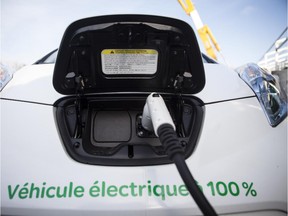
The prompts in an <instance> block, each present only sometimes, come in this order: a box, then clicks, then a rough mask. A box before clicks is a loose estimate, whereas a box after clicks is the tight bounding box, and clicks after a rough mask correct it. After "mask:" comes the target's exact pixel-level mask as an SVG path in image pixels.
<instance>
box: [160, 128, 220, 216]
mask: <svg viewBox="0 0 288 216" xmlns="http://www.w3.org/2000/svg"><path fill="white" fill-rule="evenodd" d="M157 132H158V135H159V139H160V141H161V143H162V145H163V147H164V149H165V151H166V153H167V155H168V156H169V158H170V160H172V161H173V162H174V163H175V165H176V167H177V169H178V172H179V174H180V176H181V178H182V180H183V181H184V183H185V185H186V187H187V189H188V191H189V193H190V194H191V196H192V197H193V199H194V200H195V202H196V203H197V205H198V207H199V208H200V210H201V211H202V213H203V214H204V215H205V216H217V213H216V212H215V210H214V209H213V207H212V206H211V204H210V203H209V201H208V200H207V199H206V197H205V196H204V194H203V193H202V191H201V190H200V189H199V187H198V186H197V184H196V182H195V179H194V178H193V176H192V174H191V172H190V170H189V168H188V166H187V164H186V162H185V157H184V152H183V150H182V148H181V145H180V144H179V141H178V137H177V135H176V133H175V131H174V129H173V127H172V126H171V125H169V124H164V125H161V126H160V127H159V128H158V131H157Z"/></svg>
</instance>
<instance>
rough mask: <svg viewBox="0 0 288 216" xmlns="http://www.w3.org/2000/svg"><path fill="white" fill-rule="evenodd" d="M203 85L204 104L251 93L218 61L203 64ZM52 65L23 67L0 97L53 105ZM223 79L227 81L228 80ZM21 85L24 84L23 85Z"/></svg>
mask: <svg viewBox="0 0 288 216" xmlns="http://www.w3.org/2000/svg"><path fill="white" fill-rule="evenodd" d="M204 69H205V76H206V85H205V87H204V89H203V90H202V91H201V92H200V93H198V94H196V96H197V97H198V98H200V99H201V100H202V101H203V102H204V103H212V102H215V101H224V100H230V99H237V98H242V97H250V96H253V95H254V93H253V91H252V90H251V89H250V88H249V87H248V86H247V85H246V84H245V83H244V82H243V81H242V80H241V79H240V77H239V76H238V74H237V73H236V72H235V71H233V70H232V69H229V68H227V67H225V66H223V65H220V64H206V63H205V64H204ZM53 70H54V64H41V65H32V66H26V67H24V68H22V69H21V70H19V71H17V72H16V73H15V74H14V77H13V80H12V81H11V82H10V83H8V84H7V86H6V87H5V88H4V89H3V90H2V92H1V98H7V99H13V100H22V101H30V102H35V103H43V104H54V103H55V101H57V100H58V99H60V98H61V97H64V95H61V94H59V93H58V92H56V91H55V90H54V87H53V85H52V75H53ZM226 80H229V81H228V82H227V81H226ZM23 85H26V86H25V88H23Z"/></svg>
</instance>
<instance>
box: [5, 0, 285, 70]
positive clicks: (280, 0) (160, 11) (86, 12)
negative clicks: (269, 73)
mask: <svg viewBox="0 0 288 216" xmlns="http://www.w3.org/2000/svg"><path fill="white" fill-rule="evenodd" d="M0 1H1V61H2V62H3V63H11V62H17V63H19V64H26V65H27V64H32V63H34V62H35V61H37V60H38V59H40V58H41V57H43V56H45V55H46V54H47V53H49V52H50V51H52V50H54V49H56V48H58V47H59V45H60V42H61V38H62V36H63V33H64V31H65V29H66V27H67V26H68V25H69V24H70V23H72V22H74V21H76V20H77V19H81V18H85V17H89V16H97V15H104V14H119V13H130V14H131V13H133V14H138V13H139V14H141V13H142V14H143V13H149V14H152V13H153V14H155V15H161V16H171V17H174V18H179V19H183V20H185V21H186V22H189V23H190V24H191V25H192V26H193V27H194V28H195V26H194V25H193V23H192V20H191V18H190V17H189V16H187V15H186V14H185V13H184V11H183V9H182V8H181V6H180V4H179V3H178V1H177V0H110V1H108V0H81V1H79V0H61V1H59V0H49V1H47V0H25V1H23V0H0ZM183 1H185V0H183ZM193 3H194V5H195V7H196V9H197V10H198V12H199V15H200V17H201V19H202V21H203V23H204V24H207V25H208V26H209V27H210V29H211V30H212V32H213V34H214V36H215V38H216V40H217V42H218V43H219V45H220V47H221V53H222V55H223V56H224V58H225V61H226V62H227V63H228V64H229V66H231V67H238V66H241V65H243V64H245V63H248V62H256V63H257V62H258V61H259V59H260V58H261V57H262V56H263V55H264V53H265V52H266V51H267V49H268V48H269V47H270V46H271V45H272V43H273V42H274V41H275V40H276V38H277V37H278V36H279V35H280V34H281V33H282V31H283V30H284V29H285V28H286V26H287V0H193ZM196 34H197V33H196ZM198 42H199V45H200V48H201V50H202V52H204V53H205V50H204V48H203V45H202V42H201V41H200V40H199V37H198ZM218 58H219V61H220V62H224V60H223V58H222V57H221V55H218Z"/></svg>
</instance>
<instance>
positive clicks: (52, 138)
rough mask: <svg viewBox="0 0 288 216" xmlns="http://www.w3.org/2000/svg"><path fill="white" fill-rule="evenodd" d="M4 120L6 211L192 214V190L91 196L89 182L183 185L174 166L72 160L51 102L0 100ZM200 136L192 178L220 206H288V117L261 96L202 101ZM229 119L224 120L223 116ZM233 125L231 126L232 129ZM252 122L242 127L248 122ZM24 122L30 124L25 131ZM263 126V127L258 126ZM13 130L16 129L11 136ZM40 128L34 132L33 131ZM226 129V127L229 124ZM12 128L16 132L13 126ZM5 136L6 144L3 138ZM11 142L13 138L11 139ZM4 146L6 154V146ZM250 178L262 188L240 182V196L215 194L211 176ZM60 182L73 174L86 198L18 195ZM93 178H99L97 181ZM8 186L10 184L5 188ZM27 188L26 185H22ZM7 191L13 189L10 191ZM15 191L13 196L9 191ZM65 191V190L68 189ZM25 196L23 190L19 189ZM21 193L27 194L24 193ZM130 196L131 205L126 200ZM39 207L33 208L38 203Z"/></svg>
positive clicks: (239, 208)
mask: <svg viewBox="0 0 288 216" xmlns="http://www.w3.org/2000/svg"><path fill="white" fill-rule="evenodd" d="M1 108H2V113H5V115H3V116H2V125H5V123H6V124H7V122H9V124H10V125H13V127H3V126H2V136H1V143H2V155H1V160H2V179H1V180H2V190H1V196H2V213H3V214H4V215H5V214H17V213H19V212H21V215H38V214H39V212H41V215H45V214H47V215H58V214H59V212H61V214H62V215H78V213H79V209H81V214H82V213H83V214H84V215H92V214H94V213H99V214H101V215H114V214H115V212H114V211H115V210H116V209H117V214H120V215H121V214H122V215H133V214H135V212H137V214H139V215H193V214H199V213H200V212H199V209H198V207H197V206H196V204H195V203H194V201H193V200H191V198H190V197H189V196H188V197H186V196H177V197H176V196H175V197H169V196H167V197H165V200H163V198H162V197H161V196H148V195H147V194H144V193H143V195H142V196H128V197H122V198H121V199H119V198H118V197H107V196H106V197H101V198H100V197H91V196H89V190H90V189H91V187H92V186H93V185H94V183H95V181H98V182H97V183H98V185H100V183H101V182H103V181H105V182H106V184H107V185H108V184H109V185H125V184H126V185H129V184H130V183H131V182H134V183H135V184H136V185H143V184H147V182H148V181H151V185H152V184H153V185H178V186H179V185H182V184H183V183H182V181H181V178H180V176H179V175H178V173H177V170H176V168H175V166H174V165H173V164H172V165H161V166H139V167H106V166H91V165H85V164H81V163H78V162H76V161H73V160H72V159H71V158H70V157H69V156H68V154H67V153H66V151H65V149H64V147H63V144H62V143H61V140H60V138H59V136H58V132H57V127H56V126H55V121H54V108H53V106H51V105H39V104H32V103H25V102H19V101H7V100H1ZM205 110H206V112H205V113H206V114H205V122H204V125H203V130H202V134H201V138H200V140H199V142H198V144H197V146H196V149H195V151H194V152H193V154H192V156H191V157H190V158H189V159H187V160H186V162H187V164H188V166H189V168H190V170H191V172H192V173H193V174H194V176H195V179H196V180H197V181H198V182H199V184H200V185H201V186H202V187H203V188H204V194H205V195H206V196H207V198H208V199H209V200H210V202H211V204H212V205H213V206H214V208H215V209H216V211H217V212H218V213H219V214H220V213H233V212H242V211H256V210H267V209H278V210H282V211H287V206H286V204H287V203H286V202H287V196H286V191H287V163H286V159H287V143H286V137H282V136H281V137H280V136H278V134H280V133H285V131H286V130H287V127H286V124H287V122H286V121H284V122H282V123H281V124H280V125H279V126H278V127H277V128H273V129H272V128H271V127H270V126H269V124H267V121H266V118H265V116H264V114H263V112H262V109H261V107H260V105H259V103H258V101H257V99H256V98H254V97H253V98H247V99H241V100H235V101H227V102H222V103H215V104H210V105H206V106H205ZM223 119H225V121H223ZM231 127H233V130H231ZM248 127H249V128H250V129H248V130H243V128H248ZM27 128H28V129H29V130H28V131H27ZM254 129H255V130H256V129H257V130H258V131H262V132H261V134H259V133H256V132H255V130H254ZM15 131H17V135H14V136H12V135H11V134H13V133H14V132H15ZM33 131H37V134H35V133H33ZM227 131H229V132H227ZM14 134H15V133H14ZM3 143H4V145H3ZM6 143H9V145H7V144H6ZM3 152H5V154H3ZM271 176H273V177H271ZM211 181H212V182H219V181H222V182H225V183H227V184H228V183H229V182H236V183H237V184H239V186H241V184H243V182H247V184H251V183H253V185H254V186H253V189H254V190H256V191H257V196H255V197H254V196H252V195H251V193H248V194H247V195H245V194H246V192H247V191H246V190H245V189H244V188H243V187H242V186H241V190H240V194H239V195H238V196H235V197H234V196H231V195H227V196H219V195H218V196H217V195H215V196H213V195H212V194H211V191H210V188H209V187H208V186H207V184H208V183H209V182H211ZM44 182H45V187H48V186H51V185H53V186H62V187H65V186H67V185H69V184H70V183H71V182H72V183H73V185H74V187H75V186H76V185H77V186H79V185H80V186H83V187H84V189H85V196H83V197H81V198H77V197H71V198H69V197H66V198H62V199H61V198H51V199H48V198H47V197H45V196H44V198H35V197H34V198H33V196H32V198H31V199H30V198H29V197H28V195H27V197H26V198H23V199H21V198H19V191H18V192H17V193H16V192H15V194H16V195H14V196H13V198H12V192H13V191H14V189H15V188H16V186H17V185H19V186H18V187H19V189H22V188H25V187H26V188H29V187H31V184H32V183H34V184H35V186H36V185H37V186H43V184H44ZM97 183H96V184H97ZM9 186H10V192H9V190H8V188H9ZM22 192H23V191H22ZM9 193H10V195H9ZM9 196H10V198H9ZM67 196H68V195H67ZM20 197H21V195H20ZM22 197H23V196H22ZM127 203H129V205H127ZM34 210H35V211H34Z"/></svg>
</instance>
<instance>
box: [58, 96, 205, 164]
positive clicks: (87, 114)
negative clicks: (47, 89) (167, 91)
mask: <svg viewBox="0 0 288 216" xmlns="http://www.w3.org/2000/svg"><path fill="white" fill-rule="evenodd" d="M162 96H163V95H162ZM146 98H147V95H131V94H129V95H111V94H110V95H108V94H107V95H98V96H87V97H85V98H82V99H81V100H82V101H81V112H79V110H78V111H77V106H75V98H74V97H66V98H62V99H60V100H59V101H57V102H56V103H55V104H54V106H55V108H56V121H57V125H58V128H59V132H60V135H61V138H62V141H63V144H64V146H65V149H66V151H67V152H68V154H69V155H70V156H71V158H73V159H74V160H76V161H78V162H81V163H87V164H93V165H108V166H145V165H160V164H168V163H172V161H171V160H170V159H169V157H168V155H166V153H165V150H164V148H163V146H162V145H161V142H160V140H159V138H158V137H156V136H155V134H154V133H153V132H149V131H146V130H145V129H144V128H142V125H141V115H142V111H143V107H144V104H145V102H146ZM163 98H164V100H165V103H166V104H167V106H168V109H169V112H170V113H171V115H172V119H173V121H174V122H175V124H176V129H177V131H176V133H177V136H178V141H179V143H180V144H181V145H182V148H183V152H184V155H185V157H186V158H188V157H189V156H190V155H191V154H192V152H193V150H194V148H195V146H196V144H197V140H198V137H199V134H200V131H201V127H202V122H203V113H204V111H203V107H202V102H201V101H199V100H198V99H196V98H194V97H192V96H189V97H187V96H182V97H181V98H179V97H178V96H175V95H165V96H164V97H163Z"/></svg>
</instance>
